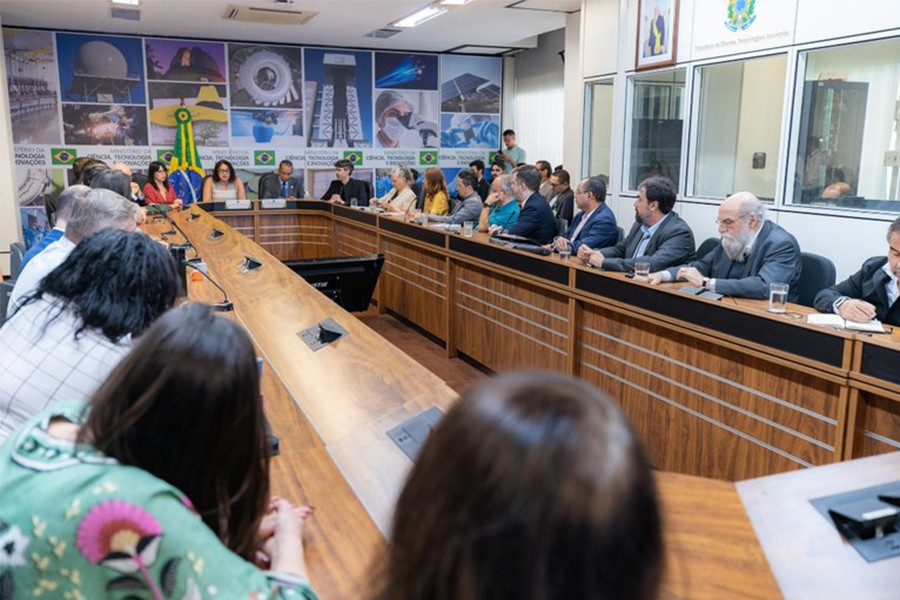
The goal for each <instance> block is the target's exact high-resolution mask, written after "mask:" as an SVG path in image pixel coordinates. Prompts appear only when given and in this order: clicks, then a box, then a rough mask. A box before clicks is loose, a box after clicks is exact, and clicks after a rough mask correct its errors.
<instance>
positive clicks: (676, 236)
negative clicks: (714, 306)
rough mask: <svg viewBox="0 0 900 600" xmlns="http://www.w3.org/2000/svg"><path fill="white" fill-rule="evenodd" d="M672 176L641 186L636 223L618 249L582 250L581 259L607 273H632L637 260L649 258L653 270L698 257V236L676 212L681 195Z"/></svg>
mask: <svg viewBox="0 0 900 600" xmlns="http://www.w3.org/2000/svg"><path fill="white" fill-rule="evenodd" d="M675 189H676V188H675V184H674V183H672V180H671V179H669V178H668V177H660V176H654V177H648V178H647V179H645V180H644V181H643V182H641V184H640V186H638V197H637V199H636V200H635V201H634V219H635V223H634V225H632V227H631V231H629V232H628V235H627V236H625V239H623V240H622V241H621V242H619V243H618V244H616V245H615V246H612V245H608V246H609V247H605V248H604V247H601V248H600V249H599V250H592V249H591V248H590V247H588V246H587V245H582V246H581V247H580V248H578V258H580V259H581V260H583V261H584V262H586V263H588V264H589V265H591V266H594V267H597V268H602V269H606V270H607V271H632V270H634V261H635V260H636V259H638V258H642V257H643V258H646V259H647V260H649V261H650V270H651V271H660V270H662V269H668V268H669V267H672V266H675V265H682V264H684V263H685V262H687V261H689V260H691V259H692V258H694V233H693V232H692V231H691V228H690V226H689V225H688V224H687V223H685V222H684V220H683V219H682V218H681V217H679V216H678V214H677V213H676V212H675V211H673V210H672V209H673V208H674V207H675V199H676V197H677V193H676V191H675Z"/></svg>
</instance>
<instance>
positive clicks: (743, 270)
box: [650, 192, 801, 302]
mask: <svg viewBox="0 0 900 600" xmlns="http://www.w3.org/2000/svg"><path fill="white" fill-rule="evenodd" d="M716 221H717V222H718V224H719V235H720V236H721V238H722V243H720V244H719V245H718V246H716V247H715V248H714V249H713V250H712V251H710V252H709V254H707V255H706V256H701V257H700V258H698V259H697V260H695V261H694V262H692V263H690V264H688V265H685V266H681V267H673V268H671V269H668V270H666V271H658V272H656V273H652V274H651V275H650V283H654V284H655V283H661V282H666V281H687V282H689V283H690V284H691V285H694V286H697V287H704V288H706V289H707V290H709V291H711V292H715V293H718V294H723V295H725V296H732V297H734V298H768V297H769V284H771V283H787V284H790V291H789V292H788V300H789V301H791V302H796V301H797V298H798V296H799V291H800V290H798V289H797V283H798V282H799V281H800V269H801V265H800V246H799V245H798V244H797V240H796V239H794V236H792V235H791V234H790V233H788V232H787V231H785V230H784V229H782V228H781V227H779V226H778V225H776V224H775V223H773V222H771V221H767V220H766V208H765V206H764V205H763V203H762V202H760V201H759V199H758V198H757V197H756V196H754V195H753V194H751V193H750V192H738V193H737V194H734V195H733V196H729V197H728V198H726V199H725V201H724V202H722V204H721V205H720V206H719V218H718V219H716Z"/></svg>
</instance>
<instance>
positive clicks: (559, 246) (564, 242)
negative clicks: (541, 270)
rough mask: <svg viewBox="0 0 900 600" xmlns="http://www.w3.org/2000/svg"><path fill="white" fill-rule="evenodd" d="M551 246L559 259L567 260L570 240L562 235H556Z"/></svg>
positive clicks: (569, 252) (570, 250)
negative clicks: (557, 253)
mask: <svg viewBox="0 0 900 600" xmlns="http://www.w3.org/2000/svg"><path fill="white" fill-rule="evenodd" d="M553 247H554V248H556V251H557V252H559V260H568V259H569V256H570V255H571V254H572V242H570V241H569V240H568V238H566V237H564V236H561V235H560V236H557V237H556V239H554V240H553Z"/></svg>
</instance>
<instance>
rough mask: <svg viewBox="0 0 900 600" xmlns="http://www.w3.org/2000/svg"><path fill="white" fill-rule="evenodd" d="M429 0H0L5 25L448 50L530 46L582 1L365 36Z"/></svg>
mask: <svg viewBox="0 0 900 600" xmlns="http://www.w3.org/2000/svg"><path fill="white" fill-rule="evenodd" d="M430 3H431V0H293V3H291V4H286V3H283V2H282V3H277V2H275V0H141V6H140V11H141V18H140V21H137V22H134V21H126V20H122V19H113V18H112V17H111V16H110V8H111V6H112V5H111V4H110V2H109V0H2V2H0V22H2V24H3V25H4V26H13V25H18V26H23V27H40V28H47V29H69V30H77V31H94V32H116V33H132V34H140V35H162V36H173V37H186V38H207V39H215V40H235V41H248V42H280V43H289V44H299V45H304V44H310V45H325V46H327V45H331V46H340V47H360V48H375V49H390V50H422V51H437V52H442V51H447V50H451V49H453V48H458V47H460V46H464V45H472V44H475V45H487V46H499V47H507V48H508V47H533V46H534V45H535V43H536V41H535V40H534V39H533V38H534V36H537V35H539V34H541V33H546V32H548V31H553V30H556V29H560V28H562V27H564V26H565V17H566V13H567V12H574V11H577V10H579V9H580V7H581V0H471V1H470V2H469V3H468V4H466V5H464V6H459V7H451V10H450V11H449V12H448V13H447V14H445V15H441V16H439V17H437V18H435V19H432V20H431V21H429V22H427V23H425V24H423V25H421V26H419V27H417V28H415V29H409V30H404V31H402V32H401V33H399V34H397V35H395V36H393V37H391V38H389V39H385V40H379V39H372V38H367V37H364V36H365V34H366V33H368V32H370V31H372V30H374V29H379V28H382V27H387V26H389V25H390V24H391V23H393V22H394V21H397V20H398V19H401V18H403V17H406V16H408V15H410V14H412V13H414V12H416V11H417V10H419V9H421V8H423V7H425V6H427V5H429V4H430ZM229 4H241V5H248V6H254V7H263V8H276V9H282V10H313V11H318V13H319V14H317V15H316V16H315V17H313V19H312V20H311V21H309V22H308V23H307V24H306V25H298V26H285V25H260V24H253V23H238V22H233V21H226V20H223V19H222V15H224V14H225V11H226V9H227V8H228V5H229Z"/></svg>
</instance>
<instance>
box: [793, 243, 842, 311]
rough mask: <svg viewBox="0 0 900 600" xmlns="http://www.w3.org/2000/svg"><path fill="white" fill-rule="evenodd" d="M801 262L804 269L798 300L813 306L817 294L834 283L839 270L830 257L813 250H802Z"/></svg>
mask: <svg viewBox="0 0 900 600" xmlns="http://www.w3.org/2000/svg"><path fill="white" fill-rule="evenodd" d="M800 263H801V264H802V265H803V271H802V272H801V273H800V281H799V282H798V283H797V287H798V288H799V289H798V290H797V292H798V299H797V302H799V303H800V304H802V305H804V306H812V305H813V300H815V299H816V294H818V293H819V292H820V291H822V290H824V289H825V288H829V287H831V286H833V285H834V282H835V281H836V280H837V271H836V270H835V268H834V263H833V262H831V260H830V259H828V258H825V257H824V256H821V255H819V254H813V253H811V252H801V253H800Z"/></svg>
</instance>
